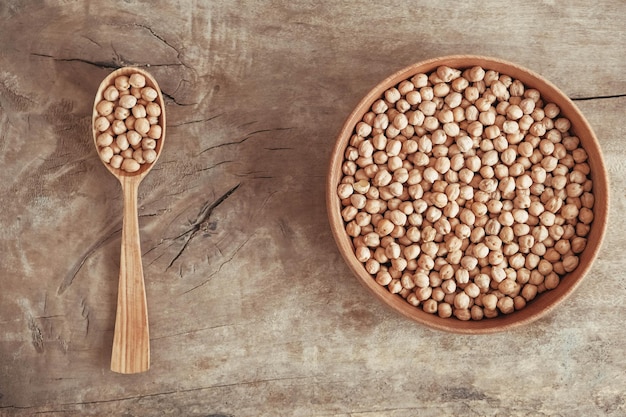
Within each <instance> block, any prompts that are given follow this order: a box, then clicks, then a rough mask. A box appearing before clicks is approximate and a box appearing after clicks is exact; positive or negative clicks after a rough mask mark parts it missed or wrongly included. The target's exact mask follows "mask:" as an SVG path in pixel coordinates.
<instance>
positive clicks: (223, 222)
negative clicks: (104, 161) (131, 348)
mask: <svg viewBox="0 0 626 417" xmlns="http://www.w3.org/2000/svg"><path fill="white" fill-rule="evenodd" d="M432 3H433V2H425V1H424V2H417V3H406V2H386V3H375V2H366V1H359V2H349V3H337V2H330V1H327V2H321V3H320V2H309V1H296V2H289V3H284V2H277V1H265V2H259V3H256V4H254V5H252V4H246V3H241V2H237V1H222V2H202V1H192V0H184V1H180V2H176V3H172V2H166V1H158V2H156V3H154V4H153V3H151V4H150V5H147V3H144V2H139V1H134V0H127V1H123V2H118V4H116V5H112V4H105V3H102V4H100V3H98V4H95V2H87V1H77V2H63V3H62V4H61V5H59V4H58V3H57V2H35V1H13V0H9V1H5V2H2V5H0V28H1V29H0V52H1V53H0V165H1V166H2V181H1V182H0V201H1V204H2V210H1V211H0V225H1V227H0V252H1V253H2V262H0V279H1V280H2V281H1V285H0V415H35V414H43V415H50V416H61V415H70V416H71V415H113V414H124V415H142V416H150V415H190V416H248V415H259V416H270V415H271V416H276V415H285V416H312V415H315V416H335V417H344V416H359V417H366V416H367V417H371V416H394V417H398V416H413V415H417V414H419V415H425V416H430V415H432V416H435V415H442V414H446V415H497V414H498V413H503V414H506V415H511V416H522V415H524V416H526V415H559V414H562V415H565V414H566V415H568V416H587V415H623V414H624V413H625V412H626V396H625V394H624V391H623V389H622V388H621V387H623V386H624V385H626V376H625V375H626V373H625V372H624V370H626V360H625V359H624V358H625V357H626V355H624V353H626V352H625V348H624V345H623V343H621V340H623V338H624V336H625V333H624V332H625V331H624V327H623V318H624V316H625V314H626V311H625V307H624V305H626V287H625V286H624V274H625V273H624V271H626V268H625V266H626V265H625V262H626V261H624V259H623V256H621V252H622V251H623V249H624V247H625V244H626V240H625V239H626V238H625V237H624V235H623V233H622V231H621V227H619V225H621V224H622V223H623V222H624V210H623V208H624V207H625V206H626V197H625V195H624V193H623V192H622V191H621V190H623V188H624V186H626V184H624V182H625V181H626V180H624V178H626V165H624V162H623V160H624V157H625V156H626V151H625V150H624V147H623V143H622V142H623V141H622V136H623V132H624V129H623V127H622V126H623V120H622V119H623V117H622V115H623V109H624V108H625V105H626V97H625V95H626V75H624V74H626V68H625V67H626V63H625V61H624V58H623V50H624V47H625V46H626V45H625V42H626V27H625V25H624V23H623V16H624V13H625V12H626V4H624V3H623V2H621V1H619V0H605V1H601V2H596V3H595V4H588V2H583V1H579V0H576V1H571V2H568V3H567V5H564V4H560V3H558V2H553V1H548V0H546V1H539V0H533V1H529V2H523V4H518V5H509V6H507V7H506V8H504V6H503V5H502V3H501V2H497V1H493V0H490V1H486V2H476V3H471V2H470V3H467V4H459V3H458V2H438V3H437V4H432ZM455 53H475V54H484V55H492V56H497V57H501V58H505V59H509V60H512V61H515V62H517V63H519V64H521V65H524V66H526V67H528V68H530V69H532V70H534V71H537V72H539V73H541V74H542V75H544V76H545V77H546V78H548V79H549V80H551V81H552V82H554V83H555V84H557V85H558V86H560V87H561V88H562V89H563V91H564V92H565V93H566V94H568V95H569V96H570V97H572V98H584V99H585V100H579V101H577V104H578V105H579V107H580V108H581V110H582V111H583V113H584V114H585V115H586V116H587V118H588V119H589V121H590V122H591V124H592V125H593V127H594V128H595V130H596V133H597V135H598V137H599V140H600V143H601V146H602V149H603V151H604V154H605V158H606V162H607V165H608V169H609V173H610V178H611V190H612V193H613V195H612V202H611V223H612V224H614V225H615V227H610V228H609V232H608V235H607V237H606V241H605V243H604V245H603V247H602V251H601V253H600V256H599V259H598V260H597V262H596V263H595V265H594V267H593V269H592V271H591V273H590V275H589V277H588V278H587V279H586V281H585V282H583V284H582V285H581V287H580V288H579V290H578V291H577V292H576V293H575V294H574V295H573V296H572V297H571V298H570V299H569V300H568V301H566V302H565V303H564V304H563V305H562V307H560V308H559V309H558V311H556V312H555V313H554V314H552V315H550V316H549V317H547V318H545V319H543V320H541V321H539V322H538V323H536V324H533V325H532V326H530V327H528V328H523V329H518V330H515V331H513V332H510V333H507V334H496V335H492V336H487V337H485V336H482V337H472V336H458V335H450V334H443V333H439V332H434V331H431V330H428V329H425V328H422V327H420V326H417V325H415V324H413V323H410V322H408V321H406V320H405V319H403V318H401V317H398V316H396V315H395V314H394V313H392V312H391V311H388V310H387V309H386V308H384V307H382V306H381V305H379V304H377V303H376V302H373V300H372V299H371V297H370V296H369V294H368V293H366V292H365V290H364V289H363V288H361V286H360V285H359V284H358V282H357V281H356V279H354V278H353V277H352V276H351V275H350V272H349V270H348V269H347V267H346V266H345V264H344V263H343V261H342V259H341V258H340V256H339V255H338V253H337V251H336V249H335V247H334V243H333V240H332V237H331V234H330V233H329V229H328V224H327V220H326V213H325V202H324V180H325V174H326V165H327V160H328V157H329V155H330V149H331V146H332V143H333V141H334V136H335V135H336V134H337V133H338V131H339V128H340V126H341V124H342V123H343V120H344V119H345V118H346V117H347V115H348V113H349V112H350V111H351V109H352V107H353V106H354V105H356V103H357V102H358V101H359V100H360V98H361V97H362V96H363V95H364V94H365V93H366V92H367V91H368V90H369V89H370V88H371V87H372V86H373V85H374V84H375V83H376V82H378V81H379V80H381V79H382V78H384V77H385V76H387V75H388V74H390V73H391V72H393V71H396V70H398V69H400V68H402V67H404V66H406V65H409V64H411V63H414V62H416V61H419V60H421V59H424V58H430V57H434V56H439V55H445V54H455ZM123 65H142V66H147V65H149V67H147V69H148V70H149V71H150V72H151V73H152V74H153V75H154V76H155V77H156V78H157V80H158V81H159V83H160V85H161V87H162V89H163V91H164V93H165V94H166V101H167V112H168V128H167V130H168V141H167V145H166V147H165V150H164V153H163V155H162V156H161V158H160V159H159V162H158V163H157V165H156V166H155V168H154V170H153V171H152V172H151V173H150V175H149V176H148V177H147V178H146V180H145V181H144V182H143V183H142V185H141V187H140V190H139V209H140V218H139V222H140V227H141V238H142V242H141V244H142V249H143V258H144V270H145V275H146V285H147V293H148V309H149V319H150V326H151V327H150V331H151V333H150V334H151V345H152V367H151V370H150V371H149V372H148V373H147V374H140V375H133V376H122V375H116V374H113V373H111V372H110V371H109V370H108V369H109V361H110V353H111V344H112V338H113V326H114V318H115V311H114V310H115V297H116V291H117V273H118V269H119V247H120V230H121V214H122V200H121V192H120V189H119V186H118V184H117V182H116V180H115V179H114V178H113V177H111V176H110V175H109V174H108V173H107V172H106V170H105V169H104V168H103V167H102V166H101V163H100V162H99V160H98V157H97V155H96V153H95V152H94V150H93V148H92V141H91V136H90V127H89V124H90V111H91V106H92V104H93V97H94V94H95V91H96V89H97V86H98V84H99V82H100V81H101V80H102V78H104V77H105V76H106V74H108V73H109V72H110V71H112V70H113V69H114V68H117V67H119V66H123Z"/></svg>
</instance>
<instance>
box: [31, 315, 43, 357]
mask: <svg viewBox="0 0 626 417" xmlns="http://www.w3.org/2000/svg"><path fill="white" fill-rule="evenodd" d="M28 329H29V330H30V335H31V339H32V340H31V341H32V343H33V346H34V347H35V351H37V353H43V351H44V341H43V334H42V332H41V328H40V327H39V326H38V325H37V323H36V322H35V318H34V317H33V316H29V317H28Z"/></svg>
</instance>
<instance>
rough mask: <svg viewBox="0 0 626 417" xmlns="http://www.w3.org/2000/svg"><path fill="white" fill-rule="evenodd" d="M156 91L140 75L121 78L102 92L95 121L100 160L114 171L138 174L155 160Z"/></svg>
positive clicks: (157, 130)
mask: <svg viewBox="0 0 626 417" xmlns="http://www.w3.org/2000/svg"><path fill="white" fill-rule="evenodd" d="M157 97H158V93H157V91H156V90H155V89H154V88H152V87H150V86H148V85H146V78H145V77H144V76H143V75H142V74H139V73H134V74H131V75H130V76H127V75H120V76H118V77H116V78H115V80H114V84H112V85H110V86H108V87H107V88H106V89H105V90H104V92H103V93H102V100H101V101H100V102H98V103H97V104H96V111H97V112H98V115H97V117H96V119H95V120H94V128H95V129H96V131H97V136H96V144H97V145H98V153H99V155H100V159H102V161H104V162H105V163H107V164H110V166H111V167H113V168H120V169H122V170H123V171H126V172H136V171H138V170H139V169H140V168H141V165H143V164H151V163H153V162H154V161H155V160H156V157H157V153H156V147H157V140H159V139H160V138H161V135H162V132H163V128H162V126H161V125H159V116H160V115H161V106H160V105H159V104H158V103H157V102H156V101H155V100H156V99H157Z"/></svg>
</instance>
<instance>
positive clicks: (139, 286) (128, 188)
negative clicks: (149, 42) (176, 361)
mask: <svg viewBox="0 0 626 417" xmlns="http://www.w3.org/2000/svg"><path fill="white" fill-rule="evenodd" d="M132 74H141V75H143V76H144V77H145V80H146V86H148V87H152V88H153V89H154V90H156V92H157V97H156V98H155V100H154V102H156V103H157V104H158V105H159V106H160V107H161V113H160V115H159V116H158V125H160V126H161V135H160V138H159V139H158V140H156V147H155V152H156V158H155V159H154V161H153V162H151V163H144V164H141V165H140V168H139V169H138V170H137V171H135V172H126V171H125V170H123V169H121V168H115V167H113V166H111V164H109V163H107V162H105V161H103V164H104V166H105V167H106V168H107V169H108V170H109V172H110V173H111V174H113V175H114V176H115V177H116V178H117V179H118V180H119V182H120V184H121V186H122V193H123V195H124V213H123V226H122V245H121V253H120V274H119V283H118V295H117V312H116V318H115V331H114V334H113V349H112V354H111V370H112V371H114V372H118V373H124V374H132V373H138V372H145V371H147V370H148V369H149V367H150V336H149V328H148V308H147V301H146V291H145V284H144V275H143V265H142V261H141V246H140V239H139V222H138V216H137V191H138V188H139V184H140V183H141V181H142V180H143V179H144V178H145V176H146V175H147V174H148V172H150V170H151V169H152V167H153V166H154V164H155V163H156V161H157V160H158V158H159V155H160V154H161V150H162V149H163V144H164V141H165V125H166V123H165V105H164V104H165V103H164V101H163V95H162V93H161V89H160V88H159V85H158V83H157V82H156V80H155V79H154V78H153V77H152V76H151V75H150V74H149V73H147V72H146V71H144V70H142V69H139V68H135V67H123V68H120V69H118V70H116V71H114V72H112V73H111V74H109V75H108V76H107V77H106V78H105V79H104V80H103V81H102V83H100V86H99V88H98V91H97V92H96V97H95V101H94V106H93V116H92V133H93V138H94V145H95V146H96V150H99V146H98V143H97V140H96V139H97V137H98V135H99V134H100V133H101V132H100V131H99V130H98V129H97V128H96V119H97V118H99V117H100V115H99V114H98V111H97V110H96V106H97V105H98V103H100V102H101V101H102V100H103V99H104V92H105V90H106V89H107V88H108V87H109V86H111V85H114V82H115V79H116V78H117V77H120V76H130V75H132Z"/></svg>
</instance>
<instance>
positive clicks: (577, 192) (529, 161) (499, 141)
mask: <svg viewBox="0 0 626 417" xmlns="http://www.w3.org/2000/svg"><path fill="white" fill-rule="evenodd" d="M570 129H571V123H570V121H569V120H568V119H567V118H565V117H563V116H562V115H561V110H560V109H559V107H558V106H557V105H556V104H554V103H551V102H546V101H544V99H543V98H542V96H541V94H540V92H539V91H538V90H536V89H533V88H527V87H526V86H525V85H524V84H523V83H522V82H520V81H519V80H517V79H513V78H512V77H510V76H508V75H505V74H500V73H498V72H496V71H493V70H488V69H487V70H485V69H483V68H482V67H479V66H475V67H471V68H467V69H463V70H460V69H455V68H450V67H447V66H441V67H439V68H437V69H436V70H435V71H432V72H431V73H428V74H417V75H415V76H413V77H411V78H410V79H406V80H404V81H402V82H400V83H399V84H397V85H396V86H394V87H392V88H389V89H388V90H386V91H385V92H384V94H383V95H382V96H381V97H380V98H379V99H377V100H376V101H375V102H374V103H373V104H372V106H371V108H370V109H369V111H368V112H367V113H366V114H365V115H364V116H363V118H362V120H361V121H360V122H358V123H357V124H356V126H355V129H354V132H353V135H352V137H351V138H350V140H349V143H348V146H347V147H346V149H345V154H344V161H343V164H342V171H343V177H342V179H341V181H340V184H339V186H338V188H337V194H338V196H339V198H340V199H341V204H342V210H341V215H342V217H343V220H344V222H345V229H346V232H347V234H348V235H349V236H350V238H351V239H352V243H353V246H354V250H355V255H356V258H357V259H358V260H359V261H360V262H362V263H363V264H364V267H365V269H366V270H367V271H368V273H369V274H371V275H372V278H373V279H375V280H376V282H377V283H378V284H380V285H381V286H385V287H386V288H387V289H388V290H389V291H390V292H391V293H394V294H398V295H400V296H401V297H403V298H404V299H405V300H406V301H407V302H408V303H410V304H412V305H413V306H416V307H418V308H421V309H423V311H425V312H427V313H432V314H437V315H439V316H440V317H443V318H447V317H456V318H457V319H459V320H481V319H483V318H493V317H497V316H499V315H502V314H510V313H512V312H514V311H516V310H520V309H522V308H524V307H525V306H526V304H527V303H528V302H530V301H531V300H533V299H534V298H535V297H536V296H537V294H539V293H542V292H544V291H547V290H551V289H554V288H556V287H557V286H558V285H559V283H560V280H561V279H562V278H563V277H564V276H565V275H566V274H567V273H568V272H571V271H573V270H575V269H576V268H577V266H578V263H579V254H580V253H581V252H582V251H583V250H584V249H585V246H586V245H587V235H588V233H589V230H590V224H591V223H592V221H593V211H592V209H593V205H594V196H593V194H592V181H591V178H590V167H589V164H588V161H587V153H586V152H585V149H583V147H582V146H581V144H580V140H579V138H578V137H576V136H575V134H574V133H573V132H572V131H571V130H570Z"/></svg>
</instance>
